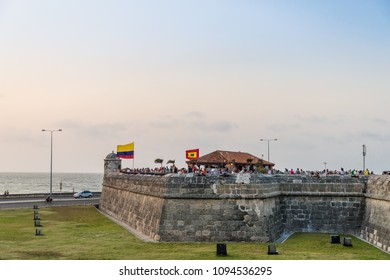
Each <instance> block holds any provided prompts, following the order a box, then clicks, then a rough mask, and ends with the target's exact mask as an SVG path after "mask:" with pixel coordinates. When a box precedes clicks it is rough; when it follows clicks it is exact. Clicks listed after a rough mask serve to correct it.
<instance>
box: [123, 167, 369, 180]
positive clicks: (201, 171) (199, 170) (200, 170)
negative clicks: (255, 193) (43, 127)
mask: <svg viewBox="0 0 390 280" xmlns="http://www.w3.org/2000/svg"><path fill="white" fill-rule="evenodd" d="M121 172H124V173H131V174H161V175H165V174H168V173H179V174H186V173H194V174H197V175H206V174H212V175H231V174H237V173H262V174H269V175H275V174H279V175H280V174H286V175H295V174H296V175H306V176H315V177H320V176H332V175H333V176H351V177H361V176H368V175H373V174H374V173H373V172H372V171H369V170H368V169H366V170H358V169H348V170H344V168H340V170H329V169H323V170H316V171H313V170H303V169H300V168H297V169H287V168H285V169H284V171H281V170H277V169H261V170H256V169H255V168H253V167H252V168H250V167H246V168H244V167H243V168H227V167H225V168H218V167H208V166H204V165H200V166H196V165H195V166H188V168H177V167H176V166H175V165H172V166H165V167H156V168H124V169H122V170H121Z"/></svg>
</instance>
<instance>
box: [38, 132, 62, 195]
mask: <svg viewBox="0 0 390 280" xmlns="http://www.w3.org/2000/svg"><path fill="white" fill-rule="evenodd" d="M42 131H45V132H50V195H49V196H50V197H51V194H52V189H53V132H56V131H62V129H56V130H49V129H42Z"/></svg>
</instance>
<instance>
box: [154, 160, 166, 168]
mask: <svg viewBox="0 0 390 280" xmlns="http://www.w3.org/2000/svg"><path fill="white" fill-rule="evenodd" d="M163 161H164V160H163V159H161V158H156V159H155V160H154V163H159V164H161V167H162V164H163Z"/></svg>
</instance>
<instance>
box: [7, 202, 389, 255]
mask: <svg viewBox="0 0 390 280" xmlns="http://www.w3.org/2000/svg"><path fill="white" fill-rule="evenodd" d="M33 213H34V212H33V209H17V210H2V211H0V228H1V229H0V259H8V260H221V259H226V260H256V259H258V260H260V259H262V260H275V259H280V260H390V255H389V254H387V253H385V252H382V251H381V250H378V249H377V248H375V247H373V246H371V245H369V244H367V243H365V242H363V241H361V240H359V239H356V238H355V237H352V244H353V246H352V247H345V246H342V245H341V244H331V243H330V237H329V234H319V233H310V234H309V233H300V234H294V235H292V236H291V237H290V238H289V239H287V240H286V241H285V242H284V243H283V244H277V250H278V251H279V255H268V254H267V244H265V243H235V242H228V243H227V251H228V255H227V256H223V257H221V256H216V244H215V243H163V242H161V243H150V242H143V241H142V240H139V239H138V238H136V237H135V236H134V235H132V234H131V233H129V232H128V231H127V230H125V229H124V228H122V227H121V226H119V225H117V224H115V223H114V222H112V221H111V220H109V219H107V218H106V217H105V216H103V215H102V214H100V213H99V212H98V211H97V210H96V209H95V208H94V207H92V206H72V207H51V208H40V209H39V213H40V217H41V224H42V227H40V229H42V232H43V234H44V235H43V236H35V226H34V215H33Z"/></svg>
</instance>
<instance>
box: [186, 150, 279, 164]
mask: <svg viewBox="0 0 390 280" xmlns="http://www.w3.org/2000/svg"><path fill="white" fill-rule="evenodd" d="M248 159H251V160H252V162H251V163H252V164H255V165H256V164H257V163H259V162H261V158H258V157H256V156H254V155H251V154H249V153H246V152H231V151H221V150H216V151H214V152H211V153H209V154H207V155H204V156H201V157H199V158H198V159H196V160H189V161H187V163H190V164H221V163H224V164H228V163H235V164H248ZM263 165H265V166H274V165H275V164H274V163H272V162H268V161H266V160H263Z"/></svg>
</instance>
